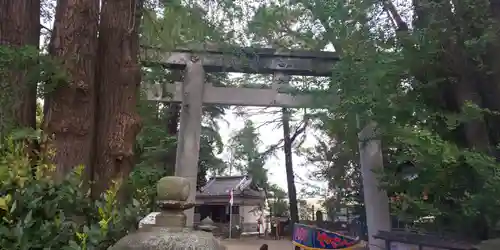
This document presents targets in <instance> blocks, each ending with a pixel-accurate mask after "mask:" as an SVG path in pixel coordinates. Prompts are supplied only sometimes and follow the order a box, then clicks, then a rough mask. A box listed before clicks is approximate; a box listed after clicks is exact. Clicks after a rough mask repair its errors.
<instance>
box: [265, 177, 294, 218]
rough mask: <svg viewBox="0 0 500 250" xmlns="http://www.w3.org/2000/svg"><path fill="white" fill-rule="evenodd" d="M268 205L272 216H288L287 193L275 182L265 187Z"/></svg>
mask: <svg viewBox="0 0 500 250" xmlns="http://www.w3.org/2000/svg"><path fill="white" fill-rule="evenodd" d="M267 196H268V197H267V198H268V204H267V205H268V207H269V208H270V210H271V212H272V215H273V216H283V217H288V216H289V215H290V214H289V211H290V205H289V204H288V194H287V193H286V192H285V190H283V189H282V188H280V187H279V186H278V185H276V184H271V185H269V187H268V189H267Z"/></svg>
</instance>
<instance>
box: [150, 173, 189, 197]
mask: <svg viewBox="0 0 500 250" xmlns="http://www.w3.org/2000/svg"><path fill="white" fill-rule="evenodd" d="M189 191H190V185H189V181H188V180H187V179H185V178H182V177H178V176H166V177H163V178H161V179H160V180H159V181H158V184H157V190H156V192H157V194H158V200H174V201H186V200H187V198H188V196H189Z"/></svg>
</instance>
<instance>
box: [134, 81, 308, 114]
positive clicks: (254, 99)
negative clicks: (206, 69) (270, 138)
mask: <svg viewBox="0 0 500 250" xmlns="http://www.w3.org/2000/svg"><path fill="white" fill-rule="evenodd" d="M144 87H145V90H146V94H147V99H148V100H150V101H159V102H182V101H183V97H184V93H183V89H182V82H176V83H175V84H165V85H160V84H145V86H144ZM203 103H204V104H220V105H237V106H257V107H287V108H306V107H311V106H312V105H314V103H313V98H312V96H311V95H309V94H297V95H294V94H290V93H280V92H279V90H278V89H256V88H238V87H214V86H212V84H209V83H205V87H204V93H203Z"/></svg>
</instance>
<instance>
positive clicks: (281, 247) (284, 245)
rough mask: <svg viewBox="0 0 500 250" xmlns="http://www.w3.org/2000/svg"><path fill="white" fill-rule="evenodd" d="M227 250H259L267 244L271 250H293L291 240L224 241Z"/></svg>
mask: <svg viewBox="0 0 500 250" xmlns="http://www.w3.org/2000/svg"><path fill="white" fill-rule="evenodd" d="M222 243H223V244H224V245H226V246H227V250H259V248H260V246H262V244H264V243H265V244H267V245H268V246H269V249H270V250H274V249H277V250H293V245H292V242H291V241H290V240H265V239H256V238H242V239H233V240H223V241H222Z"/></svg>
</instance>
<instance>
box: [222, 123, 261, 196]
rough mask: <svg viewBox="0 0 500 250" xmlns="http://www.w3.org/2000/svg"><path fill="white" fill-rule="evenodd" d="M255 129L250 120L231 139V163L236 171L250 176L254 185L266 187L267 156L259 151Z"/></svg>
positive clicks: (259, 143)
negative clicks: (265, 166)
mask: <svg viewBox="0 0 500 250" xmlns="http://www.w3.org/2000/svg"><path fill="white" fill-rule="evenodd" d="M261 143H262V142H261V141H260V139H259V134H258V132H257V129H256V128H255V126H254V124H253V123H252V121H251V120H247V121H246V122H245V126H244V127H243V128H242V129H241V130H239V131H237V132H236V134H235V135H234V136H233V137H232V138H231V142H230V147H231V150H232V156H233V161H234V162H233V163H234V164H235V167H236V169H238V170H239V171H241V172H243V173H245V174H249V175H251V176H252V178H253V181H254V182H255V184H257V185H259V186H260V187H262V188H267V187H268V185H269V184H268V179H267V169H265V168H264V165H265V163H266V158H267V155H266V154H265V153H264V152H260V151H259V146H260V145H261Z"/></svg>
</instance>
